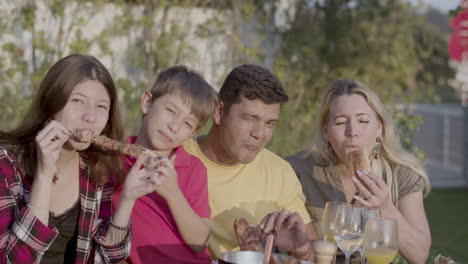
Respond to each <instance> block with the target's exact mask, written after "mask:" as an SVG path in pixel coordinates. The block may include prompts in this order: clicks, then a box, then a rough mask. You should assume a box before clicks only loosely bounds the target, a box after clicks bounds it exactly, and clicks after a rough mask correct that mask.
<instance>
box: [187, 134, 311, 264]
mask: <svg viewBox="0 0 468 264" xmlns="http://www.w3.org/2000/svg"><path fill="white" fill-rule="evenodd" d="M184 148H185V150H186V151H187V152H188V153H190V154H192V155H194V156H196V157H198V158H199V159H200V160H201V161H202V162H203V163H204V164H205V166H206V168H207V171H208V194H209V200H210V206H211V234H210V240H209V242H208V246H209V249H210V251H211V255H212V258H213V259H216V258H217V257H218V255H219V254H220V253H222V252H226V251H233V250H238V249H239V246H238V243H237V239H236V236H235V234H234V228H233V224H234V220H235V219H236V218H240V217H243V218H245V219H246V220H247V221H248V222H249V224H259V223H260V221H262V219H263V218H264V217H265V215H267V214H268V213H271V212H275V211H280V210H282V209H288V210H290V211H292V212H297V213H298V214H299V215H300V216H301V217H302V219H303V220H304V222H305V223H310V221H311V220H310V216H309V214H308V213H307V210H306V207H305V196H304V193H303V192H302V187H301V185H300V183H299V180H298V178H297V176H296V174H295V173H294V171H293V169H292V168H291V166H290V165H289V163H288V162H286V161H285V160H283V159H282V158H280V157H279V156H277V155H276V154H274V153H272V152H271V151H269V150H267V149H263V150H262V151H260V153H258V155H257V157H256V158H255V160H253V161H252V162H251V163H249V164H240V165H237V166H233V167H228V166H221V165H218V164H216V163H214V162H212V161H211V160H209V159H208V158H207V157H206V156H205V155H204V154H203V153H202V152H201V150H200V148H199V146H198V143H197V142H196V141H195V140H193V139H189V140H187V141H186V142H185V143H184Z"/></svg>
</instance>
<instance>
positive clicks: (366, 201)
mask: <svg viewBox="0 0 468 264" xmlns="http://www.w3.org/2000/svg"><path fill="white" fill-rule="evenodd" d="M356 173H357V175H358V177H359V178H360V179H361V181H362V182H363V183H364V184H365V185H366V186H364V184H362V183H361V182H360V181H359V180H358V179H356V178H354V177H353V182H354V184H355V185H356V187H357V188H358V190H359V192H360V193H361V194H362V197H364V198H362V197H360V196H357V195H356V196H354V198H355V199H356V200H357V201H358V202H359V203H360V204H361V205H363V206H365V207H368V208H379V209H381V210H383V209H385V208H388V207H389V206H392V200H391V198H390V193H389V190H388V186H387V184H386V183H385V182H384V181H383V179H382V178H381V177H378V176H376V175H374V174H373V173H372V172H369V171H366V170H362V171H357V172H356Z"/></svg>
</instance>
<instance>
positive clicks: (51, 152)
mask: <svg viewBox="0 0 468 264" xmlns="http://www.w3.org/2000/svg"><path fill="white" fill-rule="evenodd" d="M70 136H71V132H70V131H69V130H68V129H67V128H65V127H64V126H63V125H62V124H61V123H59V122H57V121H55V120H52V121H51V122H49V123H48V124H47V125H46V126H45V127H44V128H43V129H42V130H41V131H39V133H37V135H36V138H35V141H36V146H37V160H38V169H37V174H36V177H41V178H42V177H44V179H45V180H50V181H52V179H53V176H54V174H55V173H56V172H57V161H58V159H59V158H60V151H61V150H62V147H63V145H64V144H65V142H67V140H68V139H69V138H70Z"/></svg>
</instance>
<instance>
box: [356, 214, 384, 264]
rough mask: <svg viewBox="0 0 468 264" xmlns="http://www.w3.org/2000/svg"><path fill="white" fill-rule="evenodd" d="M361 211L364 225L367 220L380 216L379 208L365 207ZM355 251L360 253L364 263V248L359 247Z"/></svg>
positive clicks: (363, 263) (362, 263)
mask: <svg viewBox="0 0 468 264" xmlns="http://www.w3.org/2000/svg"><path fill="white" fill-rule="evenodd" d="M362 212H363V213H364V216H363V221H364V223H363V225H364V226H366V223H367V220H369V219H374V218H377V217H380V210H379V209H375V208H365V209H364V210H363V211H362ZM357 251H358V252H359V255H361V264H365V263H366V258H365V257H364V250H363V249H362V247H359V248H358V249H357Z"/></svg>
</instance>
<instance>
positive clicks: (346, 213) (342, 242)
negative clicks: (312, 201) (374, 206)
mask: <svg viewBox="0 0 468 264" xmlns="http://www.w3.org/2000/svg"><path fill="white" fill-rule="evenodd" d="M365 210H366V208H364V207H361V206H353V205H350V204H343V205H342V206H340V208H339V210H338V213H337V216H336V219H335V225H334V233H335V240H336V245H337V246H338V247H339V248H340V249H341V251H343V253H344V254H345V257H346V264H349V258H350V256H351V254H353V253H354V252H355V251H356V250H357V249H358V248H359V247H360V246H361V244H362V241H363V233H364V216H365V213H364V211H365Z"/></svg>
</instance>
